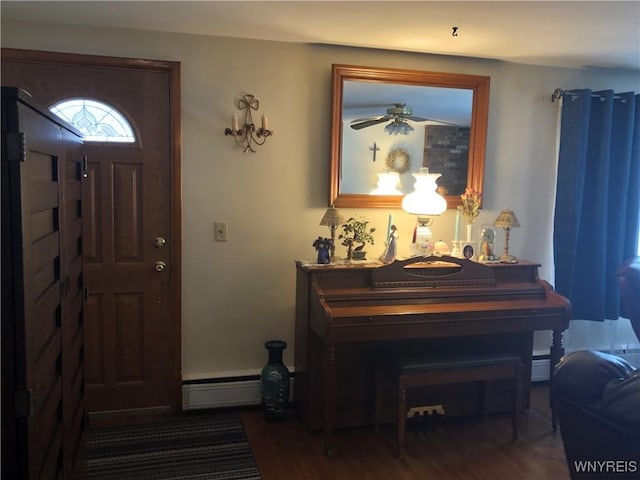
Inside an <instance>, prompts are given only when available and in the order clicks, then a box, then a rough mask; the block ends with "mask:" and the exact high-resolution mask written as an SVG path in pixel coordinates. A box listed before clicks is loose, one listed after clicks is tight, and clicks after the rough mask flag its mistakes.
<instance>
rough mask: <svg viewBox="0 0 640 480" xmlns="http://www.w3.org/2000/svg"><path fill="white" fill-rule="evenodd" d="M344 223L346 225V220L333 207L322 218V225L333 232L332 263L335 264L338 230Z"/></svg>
mask: <svg viewBox="0 0 640 480" xmlns="http://www.w3.org/2000/svg"><path fill="white" fill-rule="evenodd" d="M342 223H344V218H342V216H341V215H340V213H339V212H338V210H336V209H335V207H334V206H333V205H331V206H330V207H329V208H327V210H326V211H325V212H324V215H323V216H322V220H320V225H325V226H327V227H329V230H331V249H330V250H331V262H333V260H334V257H335V254H336V229H337V228H338V226H339V225H340V224H342Z"/></svg>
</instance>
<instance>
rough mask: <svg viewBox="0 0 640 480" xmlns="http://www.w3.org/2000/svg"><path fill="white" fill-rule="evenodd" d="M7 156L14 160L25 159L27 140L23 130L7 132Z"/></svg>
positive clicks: (22, 160) (20, 160)
mask: <svg viewBox="0 0 640 480" xmlns="http://www.w3.org/2000/svg"><path fill="white" fill-rule="evenodd" d="M7 158H8V159H9V160H13V161H16V162H24V161H26V160H27V141H26V140H25V135H24V132H20V133H7Z"/></svg>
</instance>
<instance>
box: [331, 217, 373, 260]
mask: <svg viewBox="0 0 640 480" xmlns="http://www.w3.org/2000/svg"><path fill="white" fill-rule="evenodd" d="M368 225H369V221H368V220H359V219H357V218H355V217H350V218H349V219H348V220H347V221H346V222H345V223H344V224H343V225H342V227H341V228H342V233H341V234H340V236H339V237H338V238H339V239H342V245H343V246H345V247H347V258H348V259H351V258H353V252H354V251H356V252H359V251H362V249H363V248H364V246H365V245H366V244H367V243H370V244H371V245H373V232H375V231H376V229H375V227H368ZM354 245H357V246H356V247H355V248H354Z"/></svg>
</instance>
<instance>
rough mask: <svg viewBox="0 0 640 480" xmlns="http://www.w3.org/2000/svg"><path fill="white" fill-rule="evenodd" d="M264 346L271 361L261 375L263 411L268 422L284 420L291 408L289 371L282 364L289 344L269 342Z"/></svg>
mask: <svg viewBox="0 0 640 480" xmlns="http://www.w3.org/2000/svg"><path fill="white" fill-rule="evenodd" d="M264 346H265V348H266V349H267V351H268V352H269V360H268V362H267V364H266V365H265V366H264V368H263V369H262V373H261V375H260V393H261V395H262V410H263V413H264V417H265V418H266V419H267V420H268V421H271V422H273V421H279V420H284V419H285V418H286V416H287V409H288V406H289V370H288V369H287V367H286V366H285V365H284V363H282V351H283V350H284V349H285V348H287V342H284V341H282V340H269V341H268V342H266V343H265V344H264Z"/></svg>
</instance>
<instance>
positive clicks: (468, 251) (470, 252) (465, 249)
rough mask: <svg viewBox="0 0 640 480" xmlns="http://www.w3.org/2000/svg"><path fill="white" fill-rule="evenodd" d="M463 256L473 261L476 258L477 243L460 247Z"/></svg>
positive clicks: (469, 243)
mask: <svg viewBox="0 0 640 480" xmlns="http://www.w3.org/2000/svg"><path fill="white" fill-rule="evenodd" d="M460 251H461V252H462V256H463V257H464V258H466V259H467V260H473V259H474V258H475V256H476V242H464V243H462V246H461V247H460Z"/></svg>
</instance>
